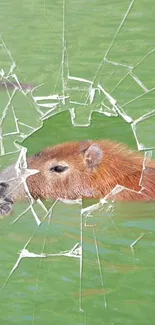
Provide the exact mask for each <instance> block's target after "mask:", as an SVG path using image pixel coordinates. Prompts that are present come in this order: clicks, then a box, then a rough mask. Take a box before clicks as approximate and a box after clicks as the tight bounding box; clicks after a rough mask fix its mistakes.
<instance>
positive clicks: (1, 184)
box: [0, 182, 9, 188]
mask: <svg viewBox="0 0 155 325" xmlns="http://www.w3.org/2000/svg"><path fill="white" fill-rule="evenodd" d="M0 186H2V187H5V188H7V187H8V186H9V185H8V184H7V183H5V182H0Z"/></svg>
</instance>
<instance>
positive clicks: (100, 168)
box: [0, 140, 155, 202]
mask: <svg viewBox="0 0 155 325" xmlns="http://www.w3.org/2000/svg"><path fill="white" fill-rule="evenodd" d="M143 161H144V156H143V155H142V154H141V153H138V152H136V151H133V150H130V149H129V148H128V147H126V146H125V145H123V144H120V143H117V142H113V141H109V140H102V141H93V140H87V141H82V142H80V141H79V142H68V143H67V142H66V143H63V144H58V145H56V146H53V147H49V148H46V149H44V150H43V151H41V152H40V153H38V154H36V155H34V156H32V157H29V158H28V159H27V166H28V168H29V169H37V170H38V171H39V172H38V173H37V174H35V175H32V176H29V177H28V178H27V181H26V182H27V186H28V189H29V192H30V194H31V195H32V197H33V198H34V199H38V198H39V199H54V200H55V199H69V200H74V199H80V198H82V197H83V198H103V197H105V196H106V197H107V198H108V199H116V200H123V201H139V200H142V201H149V200H155V162H154V161H153V160H149V161H148V160H146V165H143ZM14 166H15V165H12V166H10V167H8V168H7V169H5V170H4V171H2V172H1V174H0V181H1V182H2V183H0V185H1V184H2V185H1V186H2V187H4V186H5V183H6V184H7V185H9V186H5V188H4V190H5V196H6V198H9V199H11V200H12V201H13V202H14V201H17V200H19V199H21V200H22V199H24V198H25V196H26V194H25V190H24V187H23V185H22V183H21V184H20V186H18V183H19V180H18V179H17V176H16V170H15V168H14ZM142 173H143V174H142ZM10 178H11V179H14V180H12V181H11V182H9V181H8V180H9V179H10ZM20 181H21V180H20ZM140 181H141V182H140ZM117 184H118V185H121V186H122V188H121V187H120V188H119V190H118V191H115V192H113V193H111V194H109V193H110V192H111V191H112V190H113V189H114V188H115V187H116V185H117ZM108 194H109V195H108ZM3 196H4V191H3Z"/></svg>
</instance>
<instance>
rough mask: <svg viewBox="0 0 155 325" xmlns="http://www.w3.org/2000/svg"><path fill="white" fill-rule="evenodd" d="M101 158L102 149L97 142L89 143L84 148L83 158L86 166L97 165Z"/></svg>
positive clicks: (92, 166)
mask: <svg viewBox="0 0 155 325" xmlns="http://www.w3.org/2000/svg"><path fill="white" fill-rule="evenodd" d="M102 158H103V151H102V150H101V149H100V147H99V146H98V144H97V143H93V144H91V145H90V146H89V147H88V148H87V149H86V150H84V159H85V162H86V163H87V165H88V167H90V168H94V167H98V165H99V164H100V163H101V161H102Z"/></svg>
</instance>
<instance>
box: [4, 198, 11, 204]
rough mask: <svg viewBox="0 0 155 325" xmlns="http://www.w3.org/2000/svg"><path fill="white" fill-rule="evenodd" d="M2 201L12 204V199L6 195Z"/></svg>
mask: <svg viewBox="0 0 155 325" xmlns="http://www.w3.org/2000/svg"><path fill="white" fill-rule="evenodd" d="M4 201H5V202H8V203H11V204H13V201H12V200H11V199H10V198H9V197H6V198H5V199H4Z"/></svg>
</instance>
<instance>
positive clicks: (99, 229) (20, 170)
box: [0, 0, 155, 324]
mask: <svg viewBox="0 0 155 325" xmlns="http://www.w3.org/2000/svg"><path fill="white" fill-rule="evenodd" d="M137 3H138V1H137V2H136V1H135V0H132V1H125V3H124V4H123V6H122V8H123V12H121V14H120V17H119V18H120V19H119V21H117V26H115V28H113V30H112V31H113V32H112V33H110V36H109V42H107V43H106V42H105V43H106V48H104V51H103V52H102V51H101V53H102V55H98V57H99V58H100V59H99V60H97V61H96V63H95V64H94V65H93V68H91V69H90V71H89V64H91V61H90V63H89V62H82V59H83V57H82V54H81V58H80V59H79V61H78V58H77V56H76V53H72V47H71V46H72V37H71V31H70V26H72V24H73V27H74V23H73V22H72V21H70V19H69V18H70V17H71V5H73V2H70V3H68V2H67V1H65V0H63V1H62V2H61V4H59V6H60V9H61V15H60V18H61V28H60V27H59V28H60V29H61V32H60V39H59V42H61V50H60V53H61V55H60V58H61V59H60V64H59V69H58V71H56V72H57V77H55V75H54V78H55V79H54V80H55V83H54V87H53V90H52V91H51V89H50V90H49V93H47V90H46V82H45V83H44V82H43V83H42V80H41V82H40V83H37V85H36V84H35V83H34V85H33V84H30V83H22V82H21V81H20V76H21V73H20V70H19V69H18V64H17V63H16V59H15V56H13V54H12V51H11V47H9V46H8V44H7V42H6V40H5V37H3V35H2V36H1V37H0V55H1V68H0V88H1V92H0V96H1V113H0V155H1V163H0V165H1V169H4V167H6V166H9V165H10V164H12V163H15V166H16V171H17V175H18V179H19V183H18V184H17V186H20V184H24V187H25V190H26V192H27V194H28V202H24V203H22V204H21V205H20V204H15V206H14V209H13V217H11V218H10V219H9V217H7V218H6V220H5V218H2V220H1V222H2V227H4V233H3V234H2V237H1V240H2V242H3V243H5V235H6V236H7V233H9V238H8V239H7V241H8V243H9V245H13V242H14V241H15V242H16V241H17V242H18V241H19V243H20V244H19V245H15V247H13V246H12V247H11V252H12V258H11V259H9V263H8V265H7V268H8V270H9V272H7V274H6V273H5V275H4V274H2V277H1V284H0V291H1V300H2V297H5V299H8V298H7V297H8V295H9V294H10V292H15V285H17V284H19V283H20V282H21V283H23V287H22V286H21V287H20V289H19V292H20V293H19V296H21V300H22V306H23V305H24V302H25V300H24V299H26V298H24V297H23V296H22V295H24V292H25V297H28V296H29V295H28V292H27V290H28V287H29V285H28V284H29V283H32V287H31V288H30V291H31V290H32V292H33V304H32V308H31V307H30V305H29V303H28V304H27V303H26V306H27V310H28V311H25V309H24V307H23V314H24V315H27V317H28V318H27V319H29V321H30V322H31V324H37V323H38V322H39V321H40V320H42V319H43V315H44V314H45V313H46V308H45V304H43V306H44V307H43V310H41V311H40V316H38V315H39V312H38V311H39V307H38V306H40V304H41V303H42V300H41V295H42V296H43V299H44V298H45V297H44V295H45V294H46V290H47V292H48V288H46V286H48V284H47V283H48V281H49V280H50V281H51V283H52V287H51V292H52V288H53V290H54V292H57V290H58V291H59V293H58V292H57V293H58V296H57V297H55V300H56V299H58V301H59V300H60V303H61V301H62V306H63V308H64V310H65V311H64V315H65V316H64V317H65V321H66V323H67V320H68V321H69V322H70V321H71V322H72V324H95V321H96V319H98V321H99V322H101V321H102V320H103V321H104V320H105V321H107V323H109V324H112V323H111V321H113V324H117V320H116V319H117V317H120V319H119V321H120V323H119V322H118V323H119V324H121V323H122V324H124V322H125V320H126V318H125V317H126V315H127V314H128V310H129V309H132V306H133V305H134V307H133V311H131V310H130V313H129V314H130V315H129V319H130V320H131V319H134V317H138V316H137V315H138V313H139V311H141V310H142V308H144V311H146V315H148V313H149V312H150V319H151V317H152V316H151V315H152V314H153V312H152V309H151V304H152V305H153V302H151V294H152V296H153V293H151V294H150V293H148V300H147V299H146V296H145V295H147V293H146V292H145V290H144V292H143V291H142V284H143V283H145V280H146V276H147V268H146V266H147V267H148V269H149V272H150V273H151V272H153V269H154V262H153V259H152V254H154V253H153V246H154V231H155V229H154V227H153V225H152V220H153V216H154V211H153V209H154V206H153V203H152V204H151V205H150V206H149V207H148V205H146V207H147V208H146V210H145V208H144V209H142V207H141V210H140V212H139V210H138V209H137V208H136V207H133V210H132V208H130V207H128V209H127V208H126V207H125V206H124V205H123V204H122V206H121V205H119V204H115V203H109V201H108V196H107V197H105V198H103V199H101V200H100V201H99V202H97V203H95V204H90V205H88V206H86V204H87V203H86V202H85V200H83V201H82V200H79V201H78V200H77V201H75V202H70V201H63V200H62V201H59V200H58V201H55V202H47V203H48V204H47V205H46V204H45V203H44V202H42V201H41V200H37V201H35V200H34V199H33V198H32V196H31V195H30V193H29V190H28V187H27V184H26V178H27V177H28V176H29V175H30V174H34V173H36V172H37V170H30V169H27V162H26V155H27V149H26V148H25V147H23V146H22V144H21V142H22V141H23V140H26V139H27V138H28V137H31V135H32V134H35V133H37V131H39V130H40V129H41V128H42V127H43V123H44V121H46V120H49V119H52V118H53V117H54V116H55V115H56V114H58V113H59V114H63V112H65V111H68V112H69V113H70V122H71V124H72V126H74V127H77V128H78V127H84V128H89V127H90V125H91V121H92V116H93V113H94V112H95V113H98V114H100V116H101V119H102V118H103V117H104V116H106V117H107V118H109V119H112V118H113V119H116V121H117V118H118V117H121V119H122V121H123V123H124V125H126V124H128V125H130V128H131V132H132V133H133V135H134V138H135V143H136V146H137V149H138V150H143V151H144V152H145V155H144V163H143V170H142V175H141V179H140V185H141V186H142V187H145V182H144V176H145V173H147V159H149V158H150V157H154V150H153V149H154V147H155V145H154V144H155V142H154V138H153V136H152V134H153V133H154V116H155V108H154V91H155V83H154V78H155V77H154V75H155V73H154V72H155V70H154V59H155V48H153V47H152V43H153V42H151V40H150V43H149V41H148V44H149V46H145V47H142V48H141V51H140V55H138V54H137V52H136V51H137V49H136V46H137V47H138V44H139V42H138V41H140V40H137V43H136V36H135V39H134V31H135V33H136V31H137V30H138V26H140V27H141V30H142V31H141V34H140V35H142V36H143V32H145V28H146V25H145V24H146V22H145V23H144V26H143V27H144V30H143V27H142V26H141V25H140V23H139V19H140V18H139V16H140V15H141V14H142V13H143V14H144V16H145V12H143V11H142V10H141V11H139V9H138V8H139V7H138V4H137ZM151 3H152V2H151V1H150V5H151ZM27 6H28V7H27V9H28V8H29V9H30V8H31V6H32V4H29V5H28V4H27ZM36 6H37V3H36ZM48 6H49V3H47V2H46V1H45V2H44V5H43V7H41V10H42V13H43V18H44V20H45V21H46V22H47V23H49V26H48V28H49V29H52V26H51V21H50V17H52V16H50V15H52V14H51V12H50V11H49V10H48ZM82 6H83V5H82V4H81V7H82ZM93 6H94V7H96V6H97V4H96V3H93ZM103 9H104V6H103ZM33 10H34V8H33ZM79 10H81V9H79ZM107 10H108V14H109V12H110V10H112V9H110V8H107ZM105 11H106V8H105ZM144 11H145V10H144ZM138 13H139V16H138ZM81 14H82V13H81ZM97 14H98V12H97V13H93V14H92V17H93V15H94V16H95V17H96V15H97ZM104 15H105V13H104ZM136 15H137V16H136ZM101 16H102V15H101ZM136 17H137V18H136ZM117 18H118V17H117ZM147 19H148V16H147V13H146V20H147ZM136 21H137V26H136ZM142 21H143V19H142V20H141V21H140V22H141V23H142ZM81 24H82V22H81ZM99 24H101V22H99ZM77 26H78V24H77ZM103 27H104V28H105V26H104V22H103ZM74 28H75V27H74ZM74 28H73V37H74ZM136 28H137V30H136ZM100 30H102V27H101V26H100ZM110 31H111V30H110ZM75 32H76V28H75ZM84 32H85V31H84ZM137 32H138V31H137ZM148 33H149V31H148ZM144 34H145V33H144ZM125 35H127V37H126V39H125V38H124V47H123V46H122V47H121V38H122V37H125ZM99 36H100V38H101V39H102V37H103V39H102V42H103V43H104V36H103V35H99ZM144 36H145V35H144ZM85 37H87V35H85ZM89 37H90V35H89V33H88V38H89ZM132 37H133V43H132ZM92 38H93V36H92ZM100 38H99V40H98V43H97V45H98V46H97V45H96V51H97V52H98V51H99V47H100V46H101V44H100V42H101V40H100ZM74 42H75V41H74V40H73V43H74ZM142 42H143V37H141V43H142ZM79 43H80V41H79ZM81 44H82V45H83V48H82V45H81ZM78 45H79V47H80V45H81V52H82V49H84V51H85V46H84V44H83V43H82V41H81V43H80V44H78ZM134 51H135V55H133V56H132V54H133V53H134ZM92 52H93V53H92V61H93V57H94V47H93V46H92ZM51 53H52V49H51ZM70 53H71V55H70ZM86 53H87V52H86ZM123 53H124V56H123ZM79 57H80V53H79ZM90 57H91V51H90ZM122 58H123V59H122ZM89 59H90V58H89ZM36 60H37V59H36ZM74 60H75V65H74ZM79 63H80V64H81V66H80V65H79V69H78V64H79ZM38 64H39V63H38ZM85 66H86V68H85ZM82 71H84V72H83V73H82ZM148 71H149V78H148ZM87 72H88V74H87ZM44 91H45V94H44ZM21 103H22V107H21ZM116 123H117V122H116ZM123 137H124V134H122V142H123V140H124V139H123ZM19 143H20V144H19ZM3 181H5V179H3V178H2V179H1V182H3ZM8 181H9V182H11V181H12V178H11V176H10V179H8ZM123 190H125V189H124V188H122V187H121V186H119V184H118V186H116V188H115V189H113V191H112V194H113V195H114V196H115V195H117V193H119V192H120V191H123ZM147 209H148V210H147ZM133 211H134V212H133ZM145 212H146V214H145ZM134 213H135V220H134V218H133V214H134ZM126 215H127V216H126ZM146 215H148V222H147V225H146V224H143V222H142V221H141V222H140V216H142V218H145V216H146ZM73 218H74V221H72V219H73ZM27 220H29V221H30V220H31V221H30V226H28V225H27V224H26V223H27ZM72 222H73V224H72ZM23 227H24V228H25V234H24V236H21V238H20V232H21V231H22V229H24V228H23ZM15 238H16V240H15ZM11 243H12V244H11ZM16 244H17V243H16ZM147 245H148V246H149V245H150V248H149V251H148V252H147V247H148V246H147ZM17 246H20V248H17ZM137 247H138V248H137ZM144 252H146V255H147V254H148V256H147V257H146V255H145V253H144ZM111 254H112V258H111ZM3 258H4V257H3ZM6 258H7V253H6ZM8 258H9V257H8ZM64 259H65V261H67V262H64ZM27 260H29V261H30V260H31V261H30V262H29V263H27V264H26V262H25V261H27ZM36 260H37V263H36V262H35V261H36ZM44 260H46V261H47V263H44ZM50 263H51V264H50ZM53 263H54V267H53V268H54V270H53V269H52V265H53ZM59 263H60V264H59ZM44 264H46V267H47V269H46V267H45V265H44ZM67 267H68V268H67ZM59 268H60V269H61V270H59ZM68 269H69V271H68ZM72 269H73V270H74V272H75V273H74V275H73V274H72V272H71V270H72ZM140 271H141V273H142V276H141V280H139V294H137V293H136V290H137V287H136V283H137V281H138V276H139V273H140ZM31 272H32V273H31ZM54 272H55V273H54ZM59 272H60V273H59ZM63 272H64V275H63ZM67 272H68V277H67ZM57 273H59V275H61V277H60V283H57V281H58V278H56V275H55V274H57ZM42 274H43V275H42ZM120 274H121V276H120ZM148 274H149V273H148ZM31 275H32V278H31ZM52 276H53V278H52ZM48 277H49V279H48ZM24 278H25V279H26V282H25V283H24ZM22 279H23V280H22ZM151 279H152V277H151ZM46 280H47V282H46ZM33 281H34V283H33ZM45 283H46V284H45ZM64 283H65V285H66V301H67V302H66V305H65V303H64V301H63V294H62V292H61V284H62V286H63V284H64ZM67 284H68V286H67ZM43 285H45V292H43ZM134 286H135V287H134ZM21 288H22V291H20V290H21ZM129 288H130V290H129ZM146 288H148V291H149V290H151V282H149V281H148V280H147V284H146V287H145V289H146ZM67 290H69V291H68V292H67ZM134 295H135V296H136V298H135V300H134ZM127 297H128V298H127ZM52 299H53V300H54V298H51V305H52V306H54V307H51V308H55V309H56V311H54V316H53V317H54V319H55V320H59V322H60V323H63V322H62V318H61V315H60V314H61V313H60V312H59V310H57V307H56V302H53V301H52ZM140 299H141V303H140ZM16 300H18V294H17V292H16V294H15V301H16ZM45 301H46V298H45ZM73 301H74V305H72V303H73ZM67 303H68V305H67ZM149 303H150V304H149ZM58 304H59V302H58ZM15 305H16V304H15ZM15 305H12V306H13V307H14V306H15ZM1 306H2V307H3V306H5V301H4V300H3V301H2V302H1ZM68 306H69V307H68ZM59 307H60V308H61V306H59ZM152 308H153V306H152ZM108 309H109V310H110V312H111V316H110V315H108V314H106V311H107V310H108ZM101 311H102V312H101ZM69 314H70V315H71V317H70V316H69ZM11 315H12V314H11V311H9V313H8V317H9V318H8V319H9V320H11ZM62 315H63V312H62ZM73 315H74V316H75V320H74V321H72V320H73V318H72V317H73ZM118 315H119V316H118ZM135 315H136V316H135ZM3 317H4V316H2V320H3V321H4V320H5V318H3ZM20 317H21V318H20ZM39 317H40V318H39ZM67 317H68V318H67ZM97 317H98V318H97ZM19 319H22V311H21V312H19ZM19 319H18V320H17V321H19ZM23 320H24V321H25V319H24V318H23ZM47 323H48V322H47ZM96 324H97V323H96ZM137 324H139V323H138V321H137Z"/></svg>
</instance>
